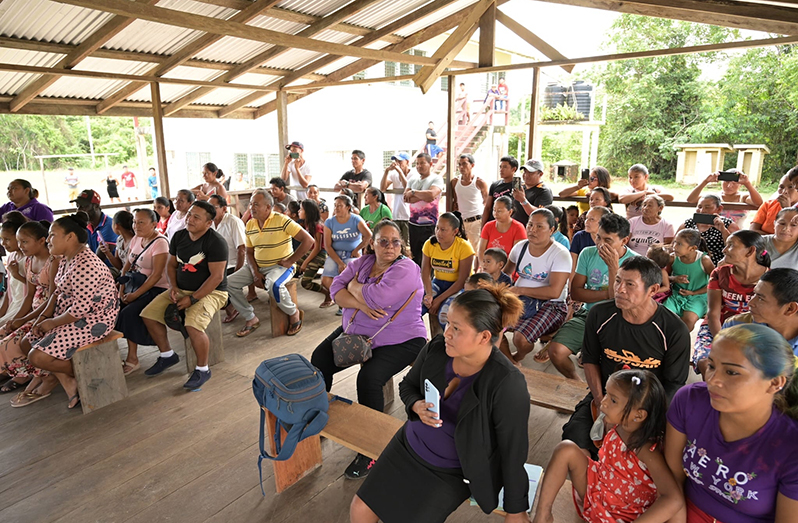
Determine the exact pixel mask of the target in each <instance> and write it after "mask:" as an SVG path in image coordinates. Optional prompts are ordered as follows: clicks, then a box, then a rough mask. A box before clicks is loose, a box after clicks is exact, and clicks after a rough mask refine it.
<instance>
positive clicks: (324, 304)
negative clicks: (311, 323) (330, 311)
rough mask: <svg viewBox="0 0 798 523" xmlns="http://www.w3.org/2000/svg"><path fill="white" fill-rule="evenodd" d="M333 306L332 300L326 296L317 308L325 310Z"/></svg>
mask: <svg viewBox="0 0 798 523" xmlns="http://www.w3.org/2000/svg"><path fill="white" fill-rule="evenodd" d="M333 305H335V302H334V301H333V300H332V298H330V297H329V296H327V297H326V298H324V301H323V302H321V305H319V308H320V309H326V308H327V307H332V306H333Z"/></svg>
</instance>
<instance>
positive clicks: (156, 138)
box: [142, 82, 172, 198]
mask: <svg viewBox="0 0 798 523" xmlns="http://www.w3.org/2000/svg"><path fill="white" fill-rule="evenodd" d="M150 92H151V94H152V130H153V135H152V136H153V149H154V150H155V157H156V158H157V159H158V181H159V184H158V185H160V187H159V189H160V194H161V195H162V196H166V197H167V198H171V196H172V194H171V192H170V191H169V167H168V166H167V163H166V142H164V138H163V107H162V106H161V86H160V84H159V83H158V82H150ZM143 168H144V167H142V169H143Z"/></svg>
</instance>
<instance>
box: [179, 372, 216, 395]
mask: <svg viewBox="0 0 798 523" xmlns="http://www.w3.org/2000/svg"><path fill="white" fill-rule="evenodd" d="M209 379H211V371H210V370H206V371H201V370H197V369H194V372H192V373H191V377H190V378H189V379H188V381H187V382H186V383H185V384H184V385H183V388H184V389H189V390H199V388H200V387H202V385H203V384H204V383H205V382H206V381H208V380H209Z"/></svg>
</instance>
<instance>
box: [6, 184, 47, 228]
mask: <svg viewBox="0 0 798 523" xmlns="http://www.w3.org/2000/svg"><path fill="white" fill-rule="evenodd" d="M6 194H7V195H8V199H9V200H10V201H9V202H8V203H6V204H5V205H3V206H2V207H0V216H2V215H4V214H5V213H7V212H9V211H19V212H21V213H22V214H23V215H24V216H25V218H27V219H28V220H30V221H34V222H38V221H41V220H47V221H48V222H52V221H53V211H52V209H50V208H49V207H48V206H46V205H45V204H43V203H40V202H39V200H37V199H36V196H37V195H38V194H39V191H37V190H36V189H34V188H33V187H31V184H30V182H29V181H28V180H22V179H19V178H18V179H16V180H12V181H11V183H9V184H8V192H7V193H6Z"/></svg>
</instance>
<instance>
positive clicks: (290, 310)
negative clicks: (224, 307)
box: [228, 189, 315, 338]
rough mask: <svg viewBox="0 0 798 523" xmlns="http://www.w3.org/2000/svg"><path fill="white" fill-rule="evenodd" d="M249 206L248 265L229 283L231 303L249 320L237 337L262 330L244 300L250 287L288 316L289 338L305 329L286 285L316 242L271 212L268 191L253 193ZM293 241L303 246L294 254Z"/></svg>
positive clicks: (285, 218) (238, 271)
mask: <svg viewBox="0 0 798 523" xmlns="http://www.w3.org/2000/svg"><path fill="white" fill-rule="evenodd" d="M250 206H251V209H252V218H251V219H250V220H249V221H248V222H247V228H246V247H247V264H246V265H245V266H244V267H242V268H241V269H239V270H237V271H236V272H234V273H233V274H232V275H230V277H229V279H228V282H229V289H228V290H229V294H230V302H231V303H232V304H233V306H234V307H235V308H236V310H238V312H240V313H241V315H242V316H244V319H245V320H246V324H245V325H244V328H243V329H241V330H240V331H238V332H237V333H236V336H238V337H240V338H243V337H244V336H248V335H249V334H250V333H252V331H254V330H255V329H257V328H258V327H260V320H259V319H258V317H257V316H256V315H255V309H253V308H252V305H250V304H249V302H248V301H247V299H246V297H245V296H244V291H243V287H246V286H247V285H249V284H251V283H254V284H255V286H256V287H259V288H261V289H266V291H268V293H269V297H270V298H271V299H272V300H274V301H275V303H276V304H277V306H278V307H279V308H280V310H282V311H283V312H284V313H286V314H287V315H288V316H289V319H290V320H289V321H290V325H289V327H288V332H287V334H288V335H289V336H293V335H295V334H297V333H298V332H299V330H300V329H301V328H302V311H300V310H298V309H297V307H296V305H295V304H294V302H293V301H291V295H290V294H289V293H288V289H286V288H285V284H286V283H287V282H289V281H291V277H292V276H293V275H294V264H296V262H297V261H298V260H299V259H300V258H301V257H302V256H303V255H304V254H305V253H306V252H308V251H310V249H311V248H313V243H314V241H315V240H314V239H313V237H312V236H311V235H310V234H308V233H307V231H305V229H303V228H302V227H300V226H299V224H297V223H296V222H295V221H293V220H291V218H289V217H287V216H286V215H284V214H279V213H276V212H272V207H273V206H274V199H273V198H272V195H271V194H269V192H268V191H266V190H265V189H258V190H256V191H255V192H253V193H252V198H251V200H250ZM291 238H295V239H296V240H298V241H299V242H300V243H299V246H297V248H296V250H295V251H292V248H291Z"/></svg>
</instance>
